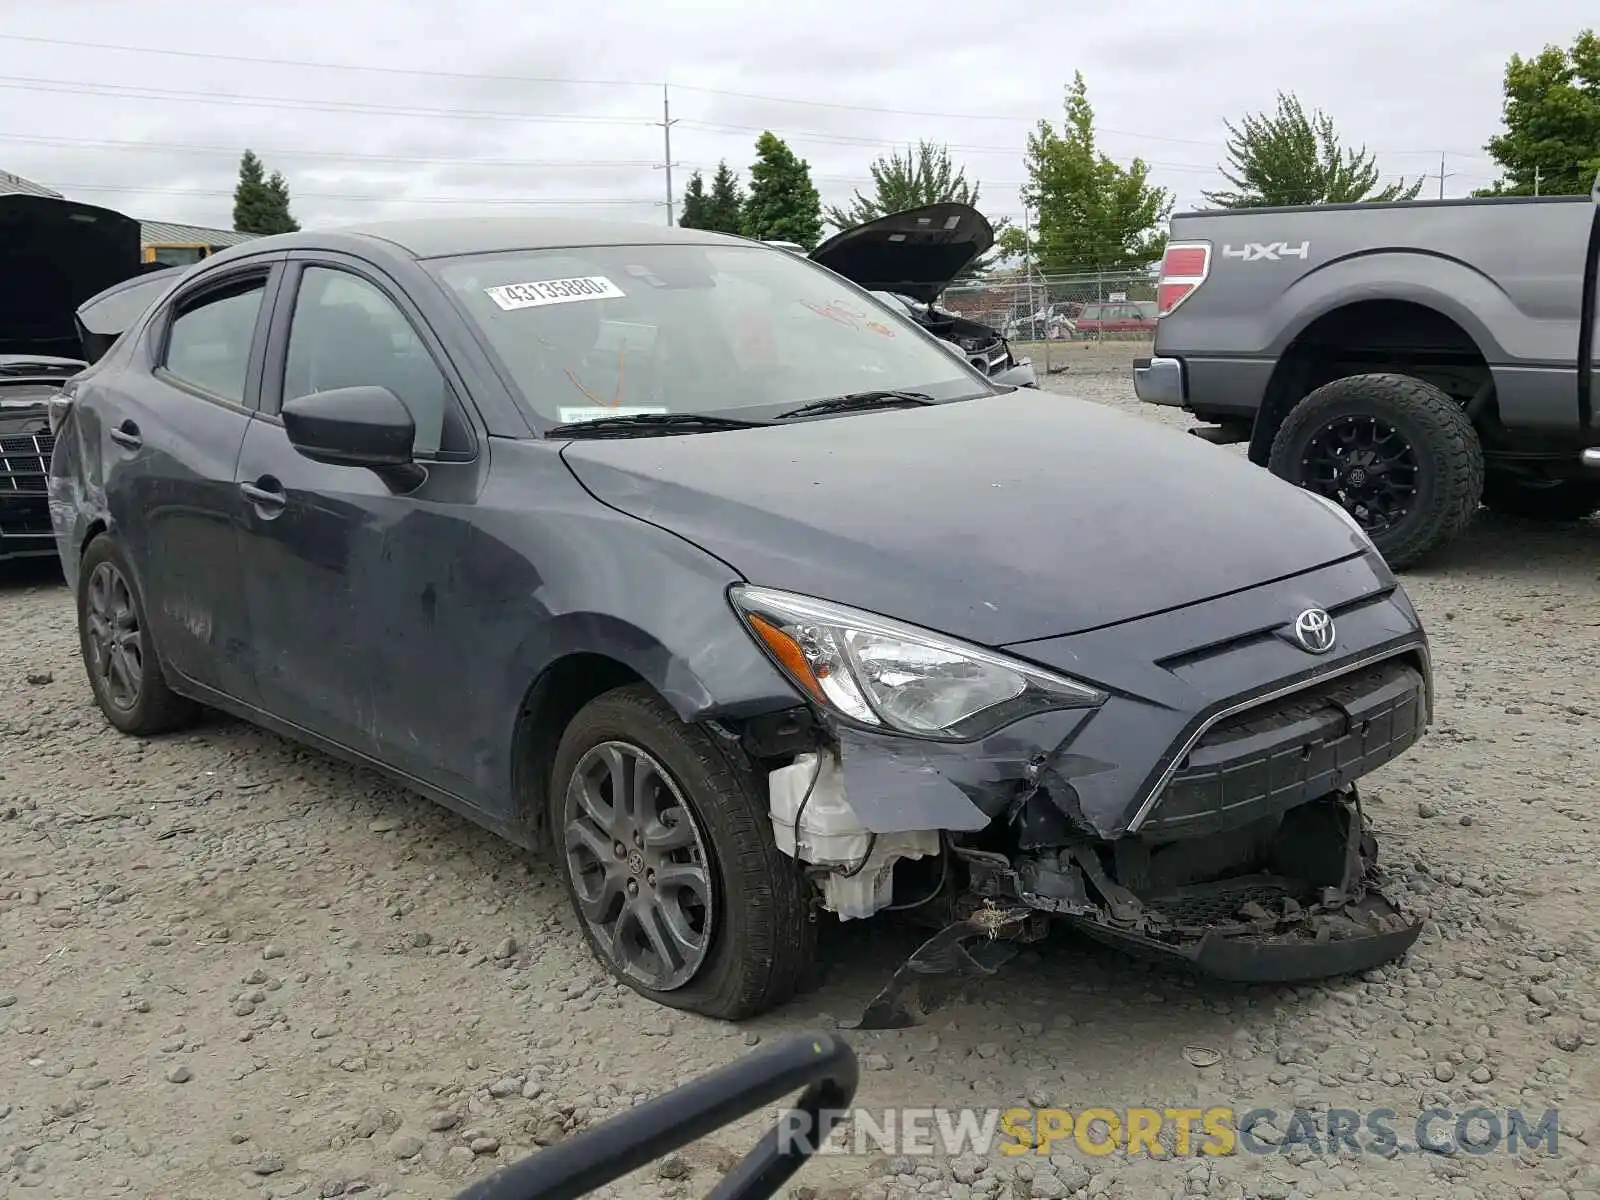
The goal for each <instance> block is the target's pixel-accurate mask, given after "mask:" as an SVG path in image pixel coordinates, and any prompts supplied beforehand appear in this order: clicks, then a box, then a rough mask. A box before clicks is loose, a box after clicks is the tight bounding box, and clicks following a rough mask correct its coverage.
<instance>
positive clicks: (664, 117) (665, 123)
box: [656, 83, 683, 225]
mask: <svg viewBox="0 0 1600 1200" xmlns="http://www.w3.org/2000/svg"><path fill="white" fill-rule="evenodd" d="M677 123H678V122H677V121H676V120H675V119H674V118H673V116H672V101H671V99H670V97H669V96H668V93H667V85H666V84H664V83H663V84H662V85H661V120H659V121H657V122H656V124H657V125H659V126H661V141H662V148H663V149H664V150H665V151H666V156H667V157H666V161H665V162H663V163H661V164H660V169H661V170H664V171H666V173H667V224H668V225H671V224H673V218H672V168H673V167H675V166H682V165H683V164H681V163H675V162H673V161H672V127H673V126H674V125H676V124H677Z"/></svg>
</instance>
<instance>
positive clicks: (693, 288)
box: [426, 245, 992, 423]
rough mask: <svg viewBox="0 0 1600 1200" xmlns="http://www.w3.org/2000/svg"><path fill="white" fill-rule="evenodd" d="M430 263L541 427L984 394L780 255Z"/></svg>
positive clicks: (863, 300)
mask: <svg viewBox="0 0 1600 1200" xmlns="http://www.w3.org/2000/svg"><path fill="white" fill-rule="evenodd" d="M426 265H427V266H428V267H429V268H430V269H431V270H432V271H433V272H434V273H435V275H436V276H437V277H438V278H439V279H440V280H441V281H442V282H443V283H444V284H445V285H446V287H447V288H448V289H449V290H450V291H451V292H453V293H454V295H455V296H456V298H457V299H458V301H459V302H460V304H461V305H462V307H463V308H464V309H465V310H466V312H467V313H468V314H469V316H470V318H471V320H472V321H473V322H474V323H475V324H476V325H477V326H478V327H479V328H480V329H481V330H482V331H483V334H484V337H485V338H486V340H487V341H488V342H489V344H490V345H491V346H492V347H493V349H494V351H495V353H496V354H497V355H498V356H499V358H500V359H501V360H502V362H503V363H504V364H505V368H506V370H507V371H508V372H509V373H510V375H511V377H512V380H513V381H514V382H515V383H516V385H517V387H518V389H519V390H520V391H521V392H522V394H523V396H524V397H525V398H526V400H527V402H528V404H529V405H531V406H532V408H533V409H534V410H535V412H536V413H537V414H538V415H539V416H540V417H542V418H544V419H545V420H547V421H554V422H558V423H568V422H573V421H588V420H598V419H602V418H605V417H615V416H628V415H635V414H653V413H694V414H730V415H735V416H740V417H745V418H752V419H759V418H763V417H769V416H775V415H776V414H777V413H778V412H780V411H782V410H784V409H788V408H792V407H794V406H796V405H800V404H805V403H809V402H811V401H814V400H820V399H826V398H830V397H835V396H842V395H848V394H851V393H855V392H862V391H878V390H896V391H911V392H919V393H924V394H926V395H927V396H928V397H930V398H931V399H933V400H936V401H946V400H958V399H967V398H970V397H974V396H981V395H990V394H992V389H990V388H988V387H987V386H986V384H985V383H984V381H983V380H982V379H981V378H979V377H976V376H974V374H973V373H972V372H971V370H970V369H969V368H967V367H965V366H964V365H963V364H962V363H961V362H960V361H958V360H956V359H955V358H954V357H953V356H952V355H950V354H949V353H947V352H946V351H945V350H944V349H943V348H942V347H941V346H940V345H939V344H938V343H937V342H933V341H930V340H929V339H928V338H927V337H926V336H925V335H923V334H922V333H921V331H920V330H918V329H917V327H916V326H915V325H913V324H912V323H911V322H910V321H908V320H907V319H905V318H904V317H902V316H900V315H899V314H898V313H895V312H890V311H887V310H885V309H884V308H882V307H881V306H879V305H877V304H875V303H873V301H872V300H870V299H869V298H868V297H866V296H865V295H863V294H862V293H861V292H859V291H856V290H854V289H853V288H851V287H850V286H849V285H848V284H845V283H843V282H842V281H841V280H839V279H838V278H837V277H836V276H834V275H833V274H831V273H830V272H827V271H824V270H822V269H821V268H819V267H817V266H815V265H813V264H811V263H809V262H807V261H806V260H805V259H802V258H800V257H798V256H796V255H794V254H789V253H786V252H784V251H781V250H772V249H768V248H766V247H762V246H695V245H645V246H593V247H588V246H585V247H576V248H565V249H560V250H530V251H522V252H517V253H511V254H503V255H494V256H488V255H472V256H467V257H461V258H455V259H446V260H441V261H436V262H431V263H428V264H426Z"/></svg>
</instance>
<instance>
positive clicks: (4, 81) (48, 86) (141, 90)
mask: <svg viewBox="0 0 1600 1200" xmlns="http://www.w3.org/2000/svg"><path fill="white" fill-rule="evenodd" d="M0 88H11V89H21V90H25V91H30V92H58V93H62V94H64V95H69V96H107V97H111V98H114V99H137V100H157V101H167V102H172V103H178V104H190V103H195V102H201V103H205V104H228V105H237V106H240V107H244V108H287V109H292V110H297V111H302V112H352V113H370V114H375V115H383V116H396V117H451V118H459V119H463V120H469V121H524V122H529V123H544V122H550V123H560V122H573V123H577V124H590V125H641V126H648V125H653V124H654V123H655V122H653V121H651V120H649V119H648V118H644V117H602V116H597V115H595V114H592V113H538V112H533V113H527V112H496V111H491V112H480V111H477V110H473V109H460V108H421V107H413V106H406V105H399V106H397V105H386V104H369V103H367V102H365V101H354V100H301V99H298V98H296V97H293V96H248V95H242V94H238V93H233V92H194V91H182V90H179V89H177V88H152V87H145V86H143V85H137V84H90V83H73V84H63V83H60V82H58V81H56V80H53V79H34V78H29V77H27V76H22V75H0ZM135 93H137V94H135Z"/></svg>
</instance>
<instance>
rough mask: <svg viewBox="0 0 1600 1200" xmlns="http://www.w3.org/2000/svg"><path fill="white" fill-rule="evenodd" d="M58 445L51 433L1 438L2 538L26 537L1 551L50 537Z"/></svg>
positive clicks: (0, 537) (0, 548)
mask: <svg viewBox="0 0 1600 1200" xmlns="http://www.w3.org/2000/svg"><path fill="white" fill-rule="evenodd" d="M55 445H56V439H55V437H54V436H53V435H51V434H48V433H35V434H25V435H23V436H21V437H6V438H0V540H3V539H6V538H11V539H24V540H22V541H17V542H16V543H15V546H5V547H0V554H9V553H10V552H11V550H12V549H14V548H16V547H23V546H27V545H30V544H32V543H33V541H34V540H35V539H39V538H45V537H49V536H50V533H51V529H50V495H49V475H50V452H51V451H52V450H54V449H55Z"/></svg>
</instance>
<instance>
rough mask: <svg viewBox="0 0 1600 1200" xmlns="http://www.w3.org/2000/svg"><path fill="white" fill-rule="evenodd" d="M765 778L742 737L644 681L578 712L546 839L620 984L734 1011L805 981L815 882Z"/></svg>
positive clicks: (720, 1014) (779, 997)
mask: <svg viewBox="0 0 1600 1200" xmlns="http://www.w3.org/2000/svg"><path fill="white" fill-rule="evenodd" d="M763 784H764V780H762V778H761V777H760V775H759V773H758V772H756V771H755V770H753V769H752V767H751V764H750V763H749V762H748V761H746V760H745V758H744V757H743V754H742V752H741V751H739V750H738V749H737V747H734V748H729V747H727V746H725V745H723V744H721V743H719V742H718V741H717V740H716V739H714V738H713V737H712V736H711V735H710V734H708V733H707V732H706V731H705V730H704V729H702V728H700V727H699V726H697V725H686V724H685V723H684V722H682V721H680V720H679V719H678V716H677V714H676V713H674V712H673V711H672V709H671V708H670V707H669V706H668V705H667V704H666V703H665V702H664V701H663V700H662V699H661V698H660V697H659V696H657V695H656V694H655V693H654V692H653V691H652V690H651V689H650V688H649V687H647V686H645V685H643V684H634V685H630V686H627V687H621V688H617V689H616V690H614V691H610V692H606V693H604V694H603V695H601V696H599V697H598V698H596V699H594V700H592V701H590V702H589V703H588V704H587V705H585V706H584V707H583V708H582V709H581V710H580V711H579V712H578V714H577V715H576V716H575V717H573V718H572V721H571V723H570V724H569V725H568V726H567V728H566V730H565V732H564V733H563V734H562V735H561V744H560V747H559V748H558V749H557V751H556V758H555V764H554V767H553V769H552V771H551V788H550V816H551V821H550V833H551V839H552V843H553V849H554V850H555V856H556V861H557V863H558V864H559V866H560V870H561V875H562V879H563V882H564V883H565V884H566V889H567V895H568V898H569V899H570V900H571V902H572V907H573V911H574V912H575V913H576V915H577V918H578V926H579V928H580V929H582V931H583V935H584V938H585V939H586V940H587V941H588V943H589V948H590V950H591V951H592V952H593V953H594V956H595V957H596V958H597V959H598V960H599V961H600V963H601V965H602V966H604V967H605V968H606V969H607V970H608V971H610V972H611V974H612V975H613V976H614V977H615V978H616V979H617V980H618V981H619V982H621V983H623V984H625V985H627V986H628V987H630V988H632V989H633V990H634V991H636V992H638V993H639V994H640V995H641V996H644V997H645V998H647V999H649V1000H653V1001H655V1002H656V1003H657V1004H661V1005H665V1006H667V1007H669V1008H677V1009H683V1010H686V1011H688V1012H696V1013H700V1014H701V1015H702V1016H707V1017H714V1018H717V1019H719V1020H725V1021H739V1020H743V1019H744V1018H747V1017H754V1016H759V1015H761V1014H762V1013H765V1012H768V1011H770V1010H772V1009H774V1008H777V1007H778V1006H779V1005H781V1004H783V1003H784V1002H785V1001H787V1000H789V999H790V998H791V997H792V996H793V995H794V994H795V993H796V992H797V991H799V990H801V987H802V985H803V983H804V981H805V980H806V978H807V976H808V974H809V972H810V971H811V969H812V966H813V959H814V958H815V953H816V922H815V920H814V919H813V917H814V914H813V913H812V911H811V905H810V896H809V887H810V885H809V884H808V883H807V881H806V878H805V876H804V874H803V873H802V871H801V868H800V865H799V864H798V863H796V862H795V861H794V859H792V858H790V857H789V856H788V855H786V854H784V853H783V852H782V851H781V850H779V849H778V846H777V842H776V841H775V840H774V838H773V834H772V818H771V815H770V809H769V807H768V801H767V790H766V788H765V786H763ZM619 794H620V796H625V797H626V798H627V799H626V801H625V802H620V803H619V802H616V801H614V800H613V797H619ZM619 798H620V797H619Z"/></svg>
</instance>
